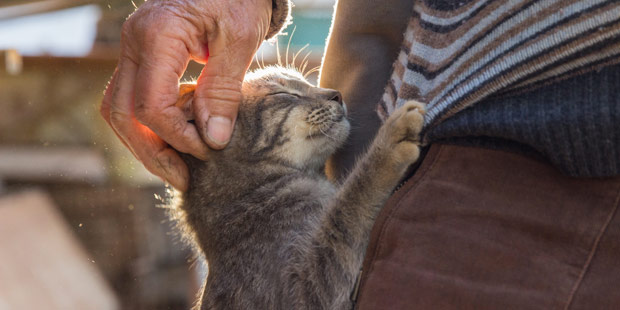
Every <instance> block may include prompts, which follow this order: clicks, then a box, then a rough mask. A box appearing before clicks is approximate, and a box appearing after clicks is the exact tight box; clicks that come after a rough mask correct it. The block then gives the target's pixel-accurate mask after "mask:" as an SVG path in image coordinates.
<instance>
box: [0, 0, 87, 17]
mask: <svg viewBox="0 0 620 310" xmlns="http://www.w3.org/2000/svg"><path fill="white" fill-rule="evenodd" d="M4 1H6V0H4ZM93 2H94V1H89V0H43V1H8V2H7V3H2V4H1V5H0V20H3V19H11V18H16V17H22V16H28V15H34V14H42V13H48V12H52V11H57V10H62V9H68V8H72V7H76V6H80V5H85V4H92V3H93Z"/></svg>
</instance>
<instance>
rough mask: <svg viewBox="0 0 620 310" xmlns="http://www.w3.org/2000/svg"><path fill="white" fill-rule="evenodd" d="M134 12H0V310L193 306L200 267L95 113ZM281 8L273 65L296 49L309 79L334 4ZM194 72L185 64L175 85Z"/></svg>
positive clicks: (77, 3)
mask: <svg viewBox="0 0 620 310" xmlns="http://www.w3.org/2000/svg"><path fill="white" fill-rule="evenodd" d="M143 2H144V0H134V1H131V0H106V1H95V0H89V1H81V0H38V1H35V0H2V1H0V310H9V309H10V310H21V309H28V310H30V309H65V310H70V309H189V308H190V307H191V305H192V303H193V301H194V300H195V296H196V294H197V290H198V289H199V288H200V285H201V282H202V279H201V276H200V269H201V268H200V264H197V263H195V259H194V257H195V255H194V254H193V253H192V252H191V250H190V249H189V248H188V247H186V245H185V244H183V242H181V241H180V238H179V237H178V235H177V234H176V232H175V229H174V223H172V222H171V221H170V220H169V219H168V217H167V214H166V208H165V207H163V206H161V204H162V198H161V197H165V188H164V184H163V183H162V182H161V181H160V180H159V179H157V178H156V177H154V176H152V175H150V174H149V173H148V172H147V171H146V170H144V169H143V167H142V165H141V164H140V163H139V162H137V161H136V160H135V159H134V158H133V156H132V155H131V153H130V152H129V151H127V150H126V149H125V148H124V147H123V146H122V145H121V144H120V142H119V141H117V139H116V137H115V136H114V134H113V132H112V131H111V129H109V128H108V126H107V125H106V124H105V122H104V121H103V119H102V118H101V117H100V116H99V111H98V108H99V104H100V102H101V99H102V97H103V90H104V88H105V85H106V83H107V80H108V79H109V77H110V76H111V74H112V72H113V70H114V67H115V66H116V60H117V56H118V53H119V39H120V28H121V25H122V22H123V21H124V20H125V18H126V17H127V16H128V15H129V14H130V13H131V12H132V11H133V10H134V9H135V7H139V6H140V4H142V3H143ZM293 2H294V4H295V7H294V9H293V16H294V25H292V26H289V28H287V33H288V34H289V35H286V36H280V37H279V38H278V46H279V48H280V51H282V53H281V54H282V57H284V54H285V53H284V51H285V50H286V47H287V46H289V45H290V51H291V52H290V53H289V60H290V59H291V58H292V55H293V53H294V52H296V51H298V50H300V49H302V48H303V47H304V46H306V45H307V46H306V47H305V49H304V50H303V52H302V53H301V54H300V55H301V56H299V58H298V62H299V61H300V60H299V59H301V58H303V56H306V54H307V52H310V54H309V56H308V60H309V65H308V69H310V68H313V67H316V66H318V65H319V64H320V60H321V56H322V53H323V48H324V44H325V38H326V36H327V33H328V31H329V26H330V21H331V16H332V12H333V4H334V0H294V1H293ZM293 29H295V32H294V36H293V37H292V38H290V34H291V33H292V32H293ZM275 48H276V45H275V44H273V43H265V44H263V46H262V47H261V49H260V50H259V52H258V57H257V58H258V61H259V62H261V64H262V63H263V62H264V63H265V64H273V63H276V62H277V59H276V52H275ZM252 66H253V67H256V62H254V63H253V64H252ZM200 69H201V66H200V65H198V64H195V63H191V64H190V66H189V68H188V71H187V72H186V75H185V77H184V79H192V78H196V77H197V76H198V74H199V72H200ZM310 79H311V80H313V81H315V80H316V74H315V75H313V76H311V77H310Z"/></svg>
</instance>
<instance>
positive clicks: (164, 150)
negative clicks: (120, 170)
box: [109, 57, 189, 191]
mask: <svg viewBox="0 0 620 310" xmlns="http://www.w3.org/2000/svg"><path fill="white" fill-rule="evenodd" d="M138 72H139V67H138V64H137V63H135V62H134V61H132V60H129V59H128V58H126V57H121V60H120V62H119V67H118V72H117V74H116V76H115V78H114V85H112V87H113V88H112V91H111V95H110V96H111V100H110V101H109V102H110V104H109V120H110V124H111V126H112V128H113V129H114V130H115V131H116V133H117V134H118V135H119V136H120V138H121V140H122V141H124V142H125V143H126V145H128V147H129V148H130V149H131V150H132V151H133V153H134V155H135V156H136V157H137V158H138V160H140V161H141V162H142V163H143V164H144V166H145V167H146V169H147V170H149V171H150V172H152V173H153V174H155V175H157V176H160V177H162V178H163V179H165V180H166V181H168V182H169V183H170V184H171V185H172V186H174V187H175V188H177V189H179V190H181V191H185V190H186V189H187V183H188V179H189V174H188V171H187V166H186V165H185V163H184V162H183V160H182V159H181V158H180V156H179V155H178V153H177V152H176V151H174V150H173V149H172V148H170V147H169V146H168V144H167V143H165V142H164V141H163V140H161V139H160V138H159V137H158V136H157V135H156V134H155V133H154V132H153V131H151V130H150V129H149V128H148V127H146V126H144V125H142V124H141V123H140V122H138V121H137V120H136V118H135V117H134V114H133V104H134V102H133V100H134V89H135V88H134V86H135V81H136V75H137V74H138Z"/></svg>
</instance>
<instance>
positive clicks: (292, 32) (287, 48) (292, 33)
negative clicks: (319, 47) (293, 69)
mask: <svg viewBox="0 0 620 310" xmlns="http://www.w3.org/2000/svg"><path fill="white" fill-rule="evenodd" d="M296 29H297V26H294V27H293V31H291V35H290V36H289V37H288V44H287V45H286V63H285V64H286V67H287V68H288V67H289V64H288V50H289V48H290V47H291V42H292V41H293V36H294V35H295V30H296Z"/></svg>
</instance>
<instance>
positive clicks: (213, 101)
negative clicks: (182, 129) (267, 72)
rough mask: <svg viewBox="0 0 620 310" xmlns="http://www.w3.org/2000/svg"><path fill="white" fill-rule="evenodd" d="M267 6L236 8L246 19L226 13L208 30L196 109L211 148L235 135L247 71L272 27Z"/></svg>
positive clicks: (198, 122)
mask: <svg viewBox="0 0 620 310" xmlns="http://www.w3.org/2000/svg"><path fill="white" fill-rule="evenodd" d="M259 9H263V7H258V8H257V10H259ZM264 10H265V11H259V12H256V11H252V12H243V11H239V12H237V11H236V12H234V13H235V15H236V16H237V17H235V18H239V17H238V16H241V18H243V19H245V20H236V21H235V20H234V19H235V18H233V17H228V16H225V18H220V19H219V22H220V23H219V24H218V25H217V27H215V28H214V29H213V30H212V32H211V33H207V38H208V54H209V59H208V60H207V63H206V65H205V67H204V69H203V71H202V72H201V74H200V77H199V78H198V81H197V88H196V92H195V95H194V102H193V109H194V113H195V116H196V126H198V128H199V132H200V134H201V136H202V138H203V139H204V140H205V142H207V144H208V145H209V146H210V147H212V148H215V149H221V148H224V147H225V146H226V144H228V142H229V140H230V137H231V135H232V131H233V127H234V124H235V120H236V118H237V111H238V108H239V104H240V102H241V99H242V94H241V85H242V82H243V78H244V75H245V72H246V70H247V69H248V67H249V66H250V63H251V62H252V57H253V56H254V53H255V52H256V50H257V49H258V47H259V46H260V43H261V42H262V41H263V38H264V37H265V33H266V31H267V29H268V28H269V24H268V21H269V18H270V12H271V11H270V6H269V7H265V8H264ZM243 14H246V15H247V16H244V15H243ZM263 24H264V25H263Z"/></svg>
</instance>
